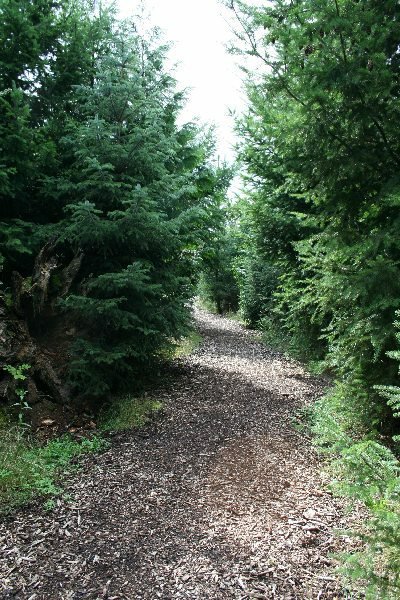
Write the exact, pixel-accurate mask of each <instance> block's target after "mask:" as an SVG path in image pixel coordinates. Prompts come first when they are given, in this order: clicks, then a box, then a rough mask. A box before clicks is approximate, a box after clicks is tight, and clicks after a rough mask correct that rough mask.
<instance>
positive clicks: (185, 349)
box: [171, 331, 203, 358]
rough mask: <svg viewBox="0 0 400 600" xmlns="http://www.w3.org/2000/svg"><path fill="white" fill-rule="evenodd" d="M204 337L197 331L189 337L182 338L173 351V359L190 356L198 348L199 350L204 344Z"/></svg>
mask: <svg viewBox="0 0 400 600" xmlns="http://www.w3.org/2000/svg"><path fill="white" fill-rule="evenodd" d="M202 339H203V338H202V337H201V335H200V334H199V333H198V332H197V331H191V332H190V333H189V335H187V336H186V337H183V338H181V339H180V340H179V341H178V342H177V343H176V345H175V346H174V348H173V350H172V356H171V358H181V357H183V356H188V355H189V354H191V353H192V352H194V350H196V348H198V347H199V346H200V344H201V342H202Z"/></svg>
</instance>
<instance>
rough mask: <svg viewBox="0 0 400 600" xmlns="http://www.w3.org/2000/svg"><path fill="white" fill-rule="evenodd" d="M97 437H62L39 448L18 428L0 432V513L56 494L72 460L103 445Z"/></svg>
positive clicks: (4, 429) (99, 448) (9, 428)
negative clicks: (60, 478)
mask: <svg viewBox="0 0 400 600" xmlns="http://www.w3.org/2000/svg"><path fill="white" fill-rule="evenodd" d="M105 444H106V443H105V442H104V441H103V440H101V439H100V438H98V437H93V438H91V439H84V440H82V441H79V442H78V441H75V440H73V439H72V438H70V437H69V436H64V437H62V438H58V439H56V440H52V441H50V442H48V443H47V444H46V445H45V446H42V447H40V446H38V445H37V444H36V443H35V442H34V441H33V440H31V439H30V438H29V437H28V436H27V435H26V432H25V431H24V430H23V429H21V428H20V427H18V426H13V427H8V428H2V429H1V431H0V514H5V513H9V512H10V511H11V510H12V509H14V508H16V507H18V506H21V505H23V504H26V503H27V502H30V501H31V500H33V499H34V498H36V497H40V496H42V497H47V498H51V497H52V496H55V495H58V494H59V493H60V492H61V491H62V489H61V488H60V487H59V485H58V484H57V483H56V480H57V478H58V477H59V475H60V474H61V472H65V471H67V470H68V469H69V466H70V463H71V460H72V459H74V458H76V457H78V456H80V455H82V454H85V453H88V452H96V451H98V450H101V449H102V448H104V446H105Z"/></svg>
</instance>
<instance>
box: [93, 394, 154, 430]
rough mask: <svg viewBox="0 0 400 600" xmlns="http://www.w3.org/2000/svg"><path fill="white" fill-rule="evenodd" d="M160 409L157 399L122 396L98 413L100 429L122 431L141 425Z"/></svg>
mask: <svg viewBox="0 0 400 600" xmlns="http://www.w3.org/2000/svg"><path fill="white" fill-rule="evenodd" d="M161 409H162V404H161V402H159V401H157V400H153V399H151V398H143V397H142V398H135V397H132V396H124V397H122V398H118V399H116V400H114V401H113V402H112V403H111V405H109V406H108V407H107V408H105V409H103V411H102V412H101V413H100V417H99V425H100V429H101V430H103V431H124V430H126V429H136V428H139V427H143V426H144V425H146V423H148V422H149V421H150V420H151V418H152V417H153V416H154V415H155V414H156V413H157V412H159V411H160V410H161Z"/></svg>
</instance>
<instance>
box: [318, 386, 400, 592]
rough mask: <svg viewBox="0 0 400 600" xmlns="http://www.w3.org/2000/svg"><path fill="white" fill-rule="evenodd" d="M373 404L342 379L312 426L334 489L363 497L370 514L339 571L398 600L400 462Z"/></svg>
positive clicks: (340, 493)
mask: <svg viewBox="0 0 400 600" xmlns="http://www.w3.org/2000/svg"><path fill="white" fill-rule="evenodd" d="M373 406H374V403H373V402H372V401H371V400H370V399H369V397H368V395H365V394H359V395H358V397H357V393H356V390H355V388H354V386H351V385H344V384H338V385H336V387H335V388H333V389H332V390H330V391H329V392H328V393H327V394H326V396H325V397H323V398H322V399H320V400H318V401H317V402H316V404H315V405H314V408H313V411H312V413H311V428H312V432H313V434H314V436H315V437H314V439H315V443H316V445H317V447H318V448H319V450H320V451H321V452H322V453H323V454H325V456H326V458H327V474H328V476H329V478H330V480H331V484H330V487H331V489H332V491H333V492H334V493H335V494H336V495H338V496H341V497H346V498H349V499H350V501H351V502H361V503H362V504H363V505H364V506H365V508H366V510H367V514H368V518H367V520H366V521H364V522H363V523H362V524H361V525H360V527H359V529H357V530H355V531H353V532H352V534H353V536H354V537H356V538H358V539H359V540H361V541H362V542H363V544H362V548H361V550H359V551H358V552H353V553H351V554H342V555H341V556H340V557H339V558H340V559H341V564H342V567H341V571H342V573H343V574H344V576H345V577H346V578H347V579H348V580H350V581H353V584H352V585H355V586H357V585H360V586H361V587H365V597H366V598H367V599H368V600H375V599H385V600H394V599H397V598H400V463H399V460H398V458H397V456H396V454H395V451H396V448H395V446H393V444H392V443H391V440H390V439H388V440H386V439H383V438H382V436H381V435H379V433H378V431H377V430H376V424H375V423H376V422H377V421H378V420H379V415H376V414H375V413H374V410H373ZM388 442H389V443H388Z"/></svg>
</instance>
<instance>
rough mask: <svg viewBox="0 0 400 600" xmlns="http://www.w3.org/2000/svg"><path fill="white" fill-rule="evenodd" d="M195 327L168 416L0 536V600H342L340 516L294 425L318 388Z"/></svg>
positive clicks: (208, 325)
mask: <svg viewBox="0 0 400 600" xmlns="http://www.w3.org/2000/svg"><path fill="white" fill-rule="evenodd" d="M196 318H197V321H198V327H199V330H200V333H201V334H202V336H203V342H202V344H201V346H200V347H199V348H198V349H197V350H196V351H195V352H194V353H193V354H192V355H191V356H189V357H185V358H184V359H179V360H178V361H177V365H176V373H175V374H174V377H173V380H172V382H171V383H170V384H168V387H167V389H165V390H162V391H161V392H160V394H159V397H160V399H161V400H162V401H163V402H164V406H165V411H164V415H163V417H162V418H161V419H159V421H158V422H157V423H154V424H153V425H152V426H149V427H147V428H145V429H144V430H141V431H140V432H129V433H126V434H123V435H121V436H119V437H117V438H116V440H115V443H113V445H112V447H111V448H110V449H109V450H108V451H106V452H105V453H104V454H102V455H98V456H92V457H87V458H86V459H85V463H84V468H83V470H82V471H80V472H79V473H78V474H75V475H74V476H73V477H72V478H71V480H70V482H69V485H68V488H67V492H68V494H69V499H60V500H59V501H58V505H57V506H56V508H55V509H54V510H53V511H51V512H50V513H46V512H45V511H43V510H42V509H41V508H40V506H37V507H33V508H32V507H31V508H30V510H28V509H25V510H22V511H20V512H19V513H17V514H16V516H15V517H14V518H13V519H8V520H6V522H5V523H3V524H2V525H1V526H0V598H2V599H6V598H7V599H11V598H18V599H19V598H21V599H29V600H41V599H49V600H50V599H51V600H53V599H54V600H56V599H63V600H75V599H103V598H104V599H108V600H113V599H114V600H117V599H122V598H124V599H128V600H134V599H139V598H143V599H149V600H155V599H157V598H162V599H165V600H166V599H171V600H172V599H180V598H186V599H189V598H197V599H210V600H211V599H212V600H218V599H225V598H226V599H228V598H237V599H239V598H240V599H243V600H244V599H247V598H249V599H250V598H264V599H272V598H277V599H279V600H281V599H286V598H301V599H314V598H315V599H321V598H341V597H344V595H342V592H341V591H340V585H339V583H338V582H337V581H336V579H335V578H334V577H333V576H332V569H331V559H330V558H329V554H330V553H331V552H332V551H333V550H338V549H339V548H340V549H344V547H345V546H346V544H348V543H349V541H348V539H347V538H346V537H345V536H343V537H341V538H337V537H335V535H334V533H333V531H334V529H338V528H339V529H340V528H345V527H346V526H347V523H346V519H345V517H344V516H343V513H342V510H341V507H340V505H339V504H338V502H337V501H336V500H335V499H333V498H332V496H331V495H329V494H328V493H327V492H326V491H324V490H323V486H322V482H321V479H320V476H319V474H318V469H319V465H318V460H317V457H316V455H315V453H314V451H313V449H312V448H311V446H310V443H309V441H308V440H307V438H306V437H305V436H303V435H302V434H299V433H298V432H297V431H295V430H294V429H293V427H292V425H291V422H292V418H293V415H294V413H295V411H296V409H297V408H298V407H299V406H301V405H304V404H305V403H307V402H309V401H311V400H313V399H314V398H315V397H316V396H318V395H319V394H320V393H321V391H322V389H321V385H320V384H319V383H318V381H316V380H315V379H313V378H311V377H310V376H308V375H307V373H306V372H305V371H304V370H303V369H302V367H301V366H300V365H299V364H297V363H295V362H293V361H289V360H287V359H285V358H284V357H282V356H280V355H278V354H275V353H272V352H270V351H268V350H267V349H266V348H265V347H264V346H263V345H262V344H260V343H259V342H258V341H257V338H256V335H255V334H254V332H250V331H247V330H245V329H244V328H243V327H242V326H241V325H239V324H238V323H237V322H235V321H232V320H228V319H225V318H222V317H217V316H213V315H210V314H208V313H205V312H201V311H199V312H197V314H196Z"/></svg>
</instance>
